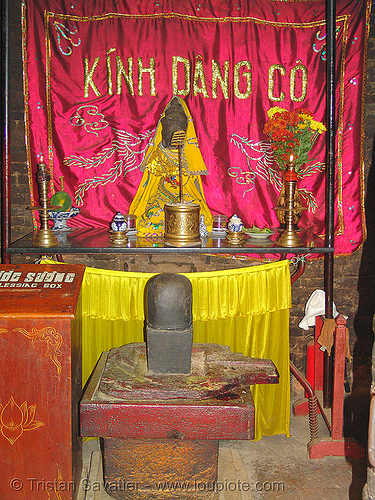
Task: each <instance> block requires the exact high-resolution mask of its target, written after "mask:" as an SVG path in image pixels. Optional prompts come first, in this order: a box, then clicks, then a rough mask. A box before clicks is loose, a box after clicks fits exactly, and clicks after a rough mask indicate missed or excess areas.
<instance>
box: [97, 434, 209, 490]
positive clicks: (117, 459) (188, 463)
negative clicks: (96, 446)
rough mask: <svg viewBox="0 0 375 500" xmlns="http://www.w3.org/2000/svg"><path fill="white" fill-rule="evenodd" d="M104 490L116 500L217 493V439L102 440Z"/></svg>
mask: <svg viewBox="0 0 375 500" xmlns="http://www.w3.org/2000/svg"><path fill="white" fill-rule="evenodd" d="M102 452H103V456H104V457H105V459H104V463H103V468H104V477H105V487H106V490H107V493H108V494H109V495H111V496H112V497H113V498H118V499H119V500H123V499H128V500H144V499H146V498H147V499H149V500H157V499H163V498H164V499H165V498H173V499H176V500H193V499H194V500H199V499H200V498H202V499H205V500H208V499H214V498H216V497H217V477H218V452H219V441H217V440H210V441H208V440H193V439H173V438H172V439H125V438H105V439H103V440H102Z"/></svg>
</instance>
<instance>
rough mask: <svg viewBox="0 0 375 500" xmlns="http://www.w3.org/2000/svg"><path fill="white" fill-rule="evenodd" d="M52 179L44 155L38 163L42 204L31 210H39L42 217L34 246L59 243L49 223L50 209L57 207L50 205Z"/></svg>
mask: <svg viewBox="0 0 375 500" xmlns="http://www.w3.org/2000/svg"><path fill="white" fill-rule="evenodd" d="M50 180H51V174H50V172H49V170H48V168H47V165H46V164H45V163H44V161H43V157H42V158H41V161H40V163H38V170H37V173H36V182H37V184H38V192H39V203H40V206H38V207H31V210H38V211H39V217H40V230H39V231H38V233H37V235H36V236H35V238H34V246H36V247H55V246H57V245H58V244H59V242H58V241H57V238H56V235H55V234H54V232H53V231H52V230H51V229H50V227H49V225H48V221H49V215H48V210H53V209H54V208H55V207H51V206H49V199H48V192H49V183H50Z"/></svg>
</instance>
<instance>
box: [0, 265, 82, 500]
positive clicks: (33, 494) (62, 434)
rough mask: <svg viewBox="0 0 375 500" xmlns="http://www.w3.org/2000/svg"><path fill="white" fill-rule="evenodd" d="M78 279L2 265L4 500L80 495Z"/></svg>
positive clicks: (0, 466)
mask: <svg viewBox="0 0 375 500" xmlns="http://www.w3.org/2000/svg"><path fill="white" fill-rule="evenodd" d="M82 277H83V267H82V266H70V265H69V266H68V265H53V266H52V265H14V266H12V265H2V266H0V352H1V363H0V378H1V384H0V450H1V453H0V470H1V481H0V498H1V500H16V499H17V500H39V499H40V500H47V499H49V498H50V499H51V500H52V498H53V499H59V500H71V499H75V498H76V496H77V494H78V489H79V480H80V476H81V467H82V465H81V462H82V457H81V453H82V447H81V440H80V437H79V425H78V405H79V399H80V396H81V392H82V389H81V378H82V377H81V330H80V301H79V292H80V287H81V281H82Z"/></svg>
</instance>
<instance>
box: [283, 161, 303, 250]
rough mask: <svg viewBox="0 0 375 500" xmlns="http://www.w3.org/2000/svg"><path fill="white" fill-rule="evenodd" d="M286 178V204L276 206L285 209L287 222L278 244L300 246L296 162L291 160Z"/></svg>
mask: <svg viewBox="0 0 375 500" xmlns="http://www.w3.org/2000/svg"><path fill="white" fill-rule="evenodd" d="M284 180H285V190H286V199H285V201H286V206H285V207H276V208H277V210H280V211H285V223H286V227H285V230H284V232H283V233H282V235H281V236H280V238H279V240H278V242H277V246H279V247H287V248H292V247H300V246H302V242H301V240H300V237H299V236H298V234H297V232H296V231H295V230H294V227H293V222H294V209H295V207H294V195H295V192H296V186H297V173H296V171H295V168H294V163H293V162H292V158H291V161H290V162H289V163H288V165H287V170H286V172H285V175H284ZM298 210H305V207H299V208H298Z"/></svg>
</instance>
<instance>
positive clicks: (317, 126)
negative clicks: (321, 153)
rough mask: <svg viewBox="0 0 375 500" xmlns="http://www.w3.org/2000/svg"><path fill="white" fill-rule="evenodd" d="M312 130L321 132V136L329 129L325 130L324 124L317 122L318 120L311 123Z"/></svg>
mask: <svg viewBox="0 0 375 500" xmlns="http://www.w3.org/2000/svg"><path fill="white" fill-rule="evenodd" d="M310 128H311V130H316V131H318V132H319V134H322V133H323V132H325V131H326V130H327V129H326V128H325V126H324V125H323V123H321V122H317V121H316V120H312V121H311V123H310Z"/></svg>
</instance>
